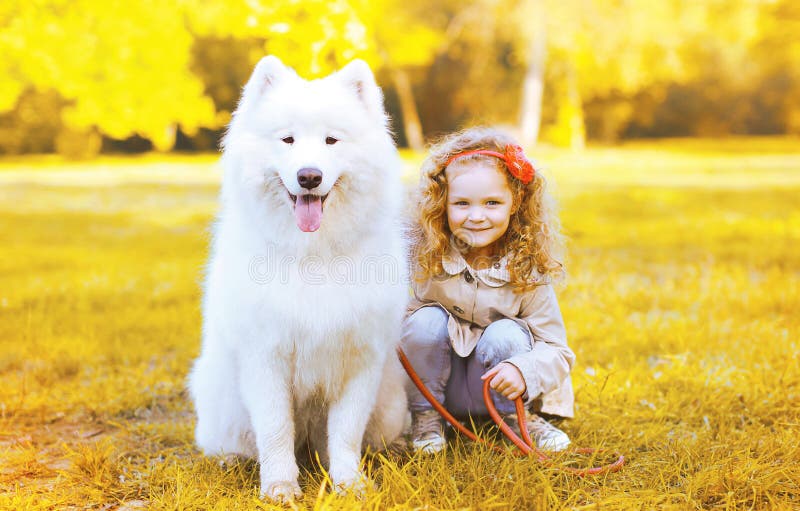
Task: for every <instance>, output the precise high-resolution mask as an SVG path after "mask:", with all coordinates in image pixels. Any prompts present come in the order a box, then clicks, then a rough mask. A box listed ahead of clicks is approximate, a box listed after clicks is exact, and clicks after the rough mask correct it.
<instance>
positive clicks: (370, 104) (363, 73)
mask: <svg viewBox="0 0 800 511" xmlns="http://www.w3.org/2000/svg"><path fill="white" fill-rule="evenodd" d="M335 76H336V77H337V78H338V79H340V80H342V81H343V82H344V83H345V85H346V86H347V87H349V88H350V89H352V90H353V92H354V93H355V94H356V96H358V99H359V100H361V102H362V103H363V104H364V106H365V107H366V109H367V111H368V112H369V113H370V114H372V115H374V116H376V117H380V118H383V117H385V115H386V114H385V112H384V110H383V93H382V92H381V89H380V87H378V84H376V83H375V76H374V75H373V74H372V70H371V69H370V68H369V64H367V63H366V62H364V61H363V60H361V59H356V60H354V61H352V62H350V63H349V64H347V65H346V66H344V67H343V68H342V69H340V70H339V71H338V72H337V73H336V75H335Z"/></svg>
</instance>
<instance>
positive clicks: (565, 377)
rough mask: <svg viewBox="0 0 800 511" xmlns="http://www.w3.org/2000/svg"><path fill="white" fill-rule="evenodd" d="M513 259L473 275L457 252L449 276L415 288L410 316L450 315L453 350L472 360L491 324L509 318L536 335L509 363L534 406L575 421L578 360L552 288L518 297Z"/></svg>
mask: <svg viewBox="0 0 800 511" xmlns="http://www.w3.org/2000/svg"><path fill="white" fill-rule="evenodd" d="M506 262H507V259H506V258H503V259H501V260H500V261H499V262H496V263H495V264H494V266H493V267H491V268H487V269H483V270H473V269H472V268H471V267H469V266H468V265H467V262H466V261H465V260H464V258H463V257H462V256H461V254H459V253H458V252H457V251H455V250H451V251H450V252H449V253H448V254H445V256H444V257H443V259H442V265H443V266H444V270H445V274H443V275H441V276H439V277H437V278H434V279H431V280H428V281H426V282H422V283H419V282H412V289H413V291H414V298H413V299H412V300H411V303H410V304H409V308H408V314H411V313H412V312H414V311H416V310H417V309H419V308H421V307H425V306H430V305H440V306H442V307H444V308H445V309H446V310H447V312H448V313H449V315H450V319H449V321H448V323H447V330H448V332H449V334H450V342H451V344H452V347H453V350H454V351H455V352H456V353H457V354H458V355H459V356H461V357H466V356H468V355H469V354H470V353H472V350H474V349H475V345H476V344H477V343H478V339H480V336H481V334H483V330H484V329H485V328H486V327H487V326H489V324H490V323H492V322H494V321H497V320H500V319H503V318H508V319H511V320H514V321H515V322H517V323H518V324H519V325H521V326H522V327H523V328H525V329H526V330H527V331H528V332H529V333H530V334H531V339H532V346H533V348H532V349H531V351H529V352H526V353H523V354H520V355H516V356H514V357H511V358H509V359H508V360H506V361H505V362H509V363H511V364H513V365H514V366H516V367H517V368H518V369H519V370H520V372H521V373H522V377H523V378H524V380H525V385H526V387H527V396H528V401H527V402H528V404H531V403H532V404H533V405H534V408H535V409H537V410H539V411H542V412H544V413H548V414H552V415H559V416H561V417H572V416H573V413H574V411H573V405H574V398H573V394H572V381H571V379H570V376H569V372H570V370H571V368H572V364H573V363H574V362H575V354H574V353H573V352H572V350H571V349H570V348H569V346H567V337H566V331H565V329H564V320H563V319H562V317H561V310H560V309H559V307H558V302H557V301H556V295H555V292H554V291H553V287H552V286H551V285H550V284H542V285H540V286H537V287H536V288H534V289H533V290H531V291H528V292H525V293H522V294H515V293H514V292H513V291H512V289H511V285H510V284H509V280H510V276H509V273H508V269H507V268H506Z"/></svg>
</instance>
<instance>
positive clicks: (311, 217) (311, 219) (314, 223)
mask: <svg viewBox="0 0 800 511" xmlns="http://www.w3.org/2000/svg"><path fill="white" fill-rule="evenodd" d="M294 219H295V221H296V222H297V227H299V228H300V230H301V231H303V232H314V231H316V230H317V229H319V224H320V223H321V222H322V197H320V196H319V195H298V196H297V203H296V204H295V206H294Z"/></svg>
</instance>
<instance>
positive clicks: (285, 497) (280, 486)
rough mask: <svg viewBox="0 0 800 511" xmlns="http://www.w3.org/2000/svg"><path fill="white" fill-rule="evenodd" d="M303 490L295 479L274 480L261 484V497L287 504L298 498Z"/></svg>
mask: <svg viewBox="0 0 800 511" xmlns="http://www.w3.org/2000/svg"><path fill="white" fill-rule="evenodd" d="M302 495H303V492H302V491H301V490H300V485H299V484H297V481H275V482H273V483H268V484H264V483H262V484H261V498H262V499H265V500H272V501H275V502H280V503H282V504H288V503H290V502H292V501H294V500H295V499H298V498H300V497H301V496H302Z"/></svg>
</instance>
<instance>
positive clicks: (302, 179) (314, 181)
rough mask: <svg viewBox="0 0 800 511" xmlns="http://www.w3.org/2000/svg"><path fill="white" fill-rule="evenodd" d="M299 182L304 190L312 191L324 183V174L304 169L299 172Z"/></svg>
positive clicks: (315, 170)
mask: <svg viewBox="0 0 800 511" xmlns="http://www.w3.org/2000/svg"><path fill="white" fill-rule="evenodd" d="M297 182H298V183H299V184H300V186H302V187H303V188H307V189H309V190H311V189H312V188H316V187H318V186H319V184H320V183H321V182H322V172H320V171H319V170H317V169H312V168H310V167H309V168H304V169H300V170H298V171H297Z"/></svg>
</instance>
